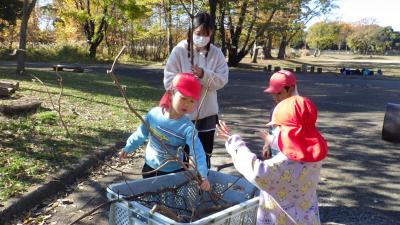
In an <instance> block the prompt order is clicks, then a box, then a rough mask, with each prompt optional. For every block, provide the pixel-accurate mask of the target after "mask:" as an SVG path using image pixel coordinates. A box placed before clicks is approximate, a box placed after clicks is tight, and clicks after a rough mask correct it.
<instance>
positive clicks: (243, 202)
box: [107, 170, 259, 225]
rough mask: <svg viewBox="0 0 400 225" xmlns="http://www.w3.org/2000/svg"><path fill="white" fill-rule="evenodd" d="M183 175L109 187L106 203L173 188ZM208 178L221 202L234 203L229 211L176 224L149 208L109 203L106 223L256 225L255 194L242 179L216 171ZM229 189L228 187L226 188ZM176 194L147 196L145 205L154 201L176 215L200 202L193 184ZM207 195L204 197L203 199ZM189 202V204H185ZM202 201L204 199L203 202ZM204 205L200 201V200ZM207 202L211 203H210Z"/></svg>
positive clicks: (180, 182) (183, 212) (257, 198)
mask: <svg viewBox="0 0 400 225" xmlns="http://www.w3.org/2000/svg"><path fill="white" fill-rule="evenodd" d="M183 173H185V172H181V173H176V174H168V175H164V176H158V177H153V178H148V179H143V180H136V181H130V182H127V183H118V184H113V185H111V186H110V189H108V193H107V197H108V199H109V200H113V199H117V198H122V197H124V196H129V195H136V194H140V193H144V192H146V193H148V192H156V191H157V190H162V189H165V188H168V187H176V186H177V185H179V184H183V183H184V182H185V181H187V179H188V178H187V176H185V175H184V174H183ZM208 179H209V181H210V183H211V185H212V189H213V191H214V192H216V193H219V194H221V193H222V192H223V193H222V195H221V196H222V198H223V200H224V201H225V202H226V203H228V204H235V205H233V206H231V207H229V208H226V209H224V210H221V211H219V212H217V213H214V214H211V215H209V216H206V217H204V218H200V219H198V220H197V221H194V222H186V223H182V222H176V221H174V220H172V219H170V218H168V217H166V216H164V215H162V214H160V213H157V212H155V213H151V211H150V209H149V208H148V207H146V206H144V205H143V204H140V203H139V202H138V201H129V202H128V201H125V200H122V201H120V202H116V203H113V204H111V207H110V215H109V224H110V225H142V224H148V225H166V224H171V225H185V224H193V225H205V224H209V225H211V224H213V225H220V224H221V225H222V224H224V225H225V224H230V225H253V224H256V217H257V208H258V202H259V197H258V195H259V191H258V189H257V188H256V187H255V186H253V185H252V184H251V183H250V182H248V181H247V180H246V179H245V178H240V179H239V180H238V177H236V176H232V175H229V174H224V173H220V172H216V171H211V170H210V171H209V174H208ZM228 187H230V188H228ZM176 190H177V191H176V194H172V193H170V192H167V193H163V194H154V195H150V196H149V195H147V196H148V197H146V199H142V200H144V201H146V202H151V201H153V200H156V201H157V202H162V203H164V204H166V205H168V206H173V208H174V207H176V208H179V209H176V211H175V209H173V210H174V213H176V214H177V215H182V214H185V211H184V210H183V211H182V210H180V209H188V208H189V207H190V206H186V205H183V204H184V203H185V202H186V203H187V202H194V203H199V202H201V201H200V200H201V199H200V198H201V196H200V192H199V187H198V185H197V184H196V183H195V182H194V181H193V182H189V183H187V184H186V185H184V186H181V187H179V188H177V189H176ZM204 196H205V197H206V198H207V196H209V195H208V194H206V195H203V197H204ZM187 200H189V201H187ZM203 200H204V199H203ZM202 202H204V201H202ZM210 202H211V201H210ZM205 204H210V205H202V207H205V208H207V207H209V206H210V207H211V204H212V203H205Z"/></svg>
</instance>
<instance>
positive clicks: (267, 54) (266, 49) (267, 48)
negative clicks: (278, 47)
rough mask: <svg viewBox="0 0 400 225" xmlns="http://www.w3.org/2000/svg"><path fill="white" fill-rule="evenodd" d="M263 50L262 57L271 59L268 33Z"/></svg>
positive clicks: (270, 40) (270, 38)
mask: <svg viewBox="0 0 400 225" xmlns="http://www.w3.org/2000/svg"><path fill="white" fill-rule="evenodd" d="M263 50H264V59H272V58H273V57H272V54H271V52H272V35H271V34H270V35H268V39H267V41H266V43H265V46H264V48H263Z"/></svg>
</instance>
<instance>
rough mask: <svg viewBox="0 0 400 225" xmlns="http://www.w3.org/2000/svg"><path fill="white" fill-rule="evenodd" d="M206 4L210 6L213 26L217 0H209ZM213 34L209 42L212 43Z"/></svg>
mask: <svg viewBox="0 0 400 225" xmlns="http://www.w3.org/2000/svg"><path fill="white" fill-rule="evenodd" d="M208 5H209V6H210V16H211V23H212V24H214V26H215V25H216V24H215V14H216V11H217V0H209V1H208ZM214 36H215V35H212V36H211V43H214Z"/></svg>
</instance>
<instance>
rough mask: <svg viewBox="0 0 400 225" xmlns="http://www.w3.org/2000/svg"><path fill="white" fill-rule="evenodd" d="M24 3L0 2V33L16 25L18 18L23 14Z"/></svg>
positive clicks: (10, 0)
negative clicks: (5, 28)
mask: <svg viewBox="0 0 400 225" xmlns="http://www.w3.org/2000/svg"><path fill="white" fill-rule="evenodd" d="M22 6H23V2H22V1H15V0H1V1H0V31H1V30H2V29H3V28H4V27H7V26H9V25H15V22H16V20H17V18H19V17H20V16H21V14H22Z"/></svg>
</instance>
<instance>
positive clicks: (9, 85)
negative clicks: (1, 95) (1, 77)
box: [0, 81, 19, 90]
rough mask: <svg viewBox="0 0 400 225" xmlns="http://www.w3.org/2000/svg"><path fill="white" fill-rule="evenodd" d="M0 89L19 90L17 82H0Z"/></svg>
mask: <svg viewBox="0 0 400 225" xmlns="http://www.w3.org/2000/svg"><path fill="white" fill-rule="evenodd" d="M0 87H3V88H12V89H14V90H18V89H19V82H8V81H0Z"/></svg>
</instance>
